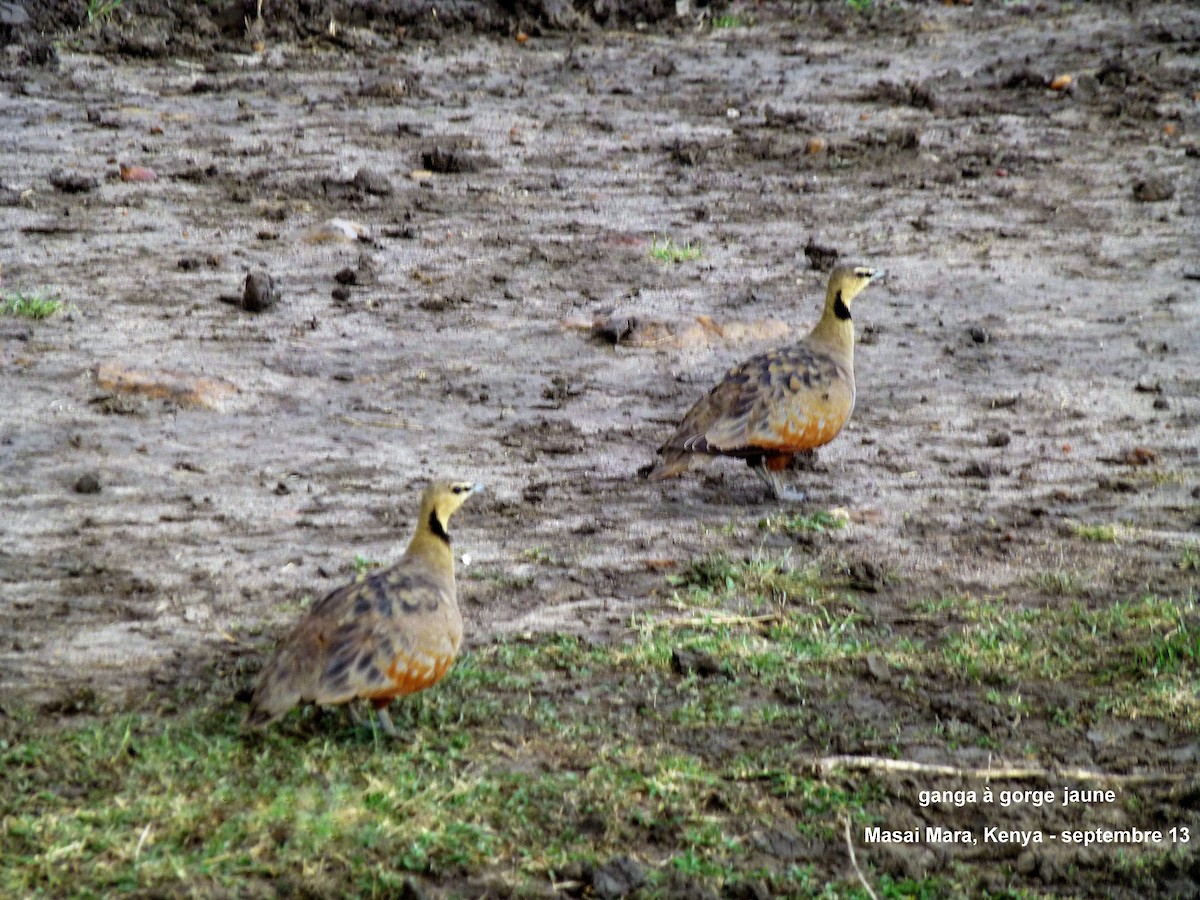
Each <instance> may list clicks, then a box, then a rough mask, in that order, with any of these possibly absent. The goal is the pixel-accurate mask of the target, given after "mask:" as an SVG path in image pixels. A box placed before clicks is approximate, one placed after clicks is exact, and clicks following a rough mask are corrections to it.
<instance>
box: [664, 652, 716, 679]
mask: <svg viewBox="0 0 1200 900" xmlns="http://www.w3.org/2000/svg"><path fill="white" fill-rule="evenodd" d="M671 671H672V672H674V673H675V674H676V675H698V676H700V677H701V678H712V677H714V676H716V675H721V674H723V672H722V669H721V664H720V663H719V662H718V661H717V659H716V657H714V656H713V655H712V654H710V653H705V652H704V651H703V650H689V649H687V648H683V647H676V648H675V649H674V650H672V651H671Z"/></svg>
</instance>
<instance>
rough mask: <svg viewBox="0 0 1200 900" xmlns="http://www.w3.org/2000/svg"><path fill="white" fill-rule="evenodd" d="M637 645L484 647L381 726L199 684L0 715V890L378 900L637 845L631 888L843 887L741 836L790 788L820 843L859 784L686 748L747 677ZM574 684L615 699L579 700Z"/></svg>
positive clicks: (738, 697)
mask: <svg viewBox="0 0 1200 900" xmlns="http://www.w3.org/2000/svg"><path fill="white" fill-rule="evenodd" d="M656 641H657V637H656V636H655V635H651V636H650V638H649V640H648V641H646V642H643V641H640V640H639V641H635V642H633V643H632V644H630V645H622V646H617V647H611V648H596V647H591V646H588V645H587V644H585V643H583V642H580V641H577V640H575V639H573V638H566V637H555V638H546V639H540V640H537V641H514V642H508V643H502V644H498V645H494V646H492V647H489V648H486V649H485V650H483V651H481V652H479V653H477V654H473V655H471V656H468V657H466V658H464V659H463V660H461V661H460V664H459V665H458V666H456V667H455V669H454V670H452V672H451V674H450V675H449V676H448V677H447V679H446V680H445V681H444V682H443V683H442V684H441V685H440V686H439V687H438V689H437V690H435V691H430V692H427V693H425V694H422V695H418V696H415V697H412V698H409V699H408V700H407V701H406V702H405V703H404V704H403V705H402V706H398V708H397V709H396V710H395V711H394V712H395V716H396V721H397V725H398V726H399V727H400V729H401V731H402V732H403V733H404V735H405V736H404V738H403V739H401V740H399V741H391V740H389V739H386V738H384V737H383V736H382V735H381V734H378V733H376V732H374V731H371V730H369V729H366V728H362V727H357V726H354V725H352V724H351V723H350V722H349V719H348V717H345V716H344V714H342V713H341V712H340V711H338V710H333V711H326V712H316V711H313V710H311V709H305V710H302V711H300V712H296V713H293V714H291V715H290V716H289V717H288V718H286V719H285V720H284V721H283V722H282V723H280V725H279V726H277V727H274V728H272V729H270V730H268V731H266V732H264V733H261V734H258V733H256V734H250V735H245V734H243V733H242V732H241V731H240V727H239V726H240V720H241V716H242V714H243V712H244V710H243V709H242V708H241V705H240V704H235V703H230V702H229V701H227V700H224V699H220V698H217V697H205V698H198V697H195V696H190V697H181V698H180V703H179V706H178V708H179V709H180V710H181V712H179V713H178V714H177V715H175V716H174V717H166V718H160V717H158V716H148V715H123V716H119V717H109V718H106V719H103V720H100V721H97V722H94V723H91V724H84V725H80V726H77V727H73V728H72V727H68V728H67V729H66V730H64V731H61V732H56V733H46V734H38V733H36V727H35V725H36V720H35V716H34V715H33V714H26V715H24V716H22V717H18V718H17V719H8V720H5V721H4V730H3V731H0V766H3V769H4V772H5V778H6V787H7V790H6V791H5V794H4V796H3V797H0V818H3V820H4V822H5V829H4V831H3V833H0V894H3V895H4V896H30V895H34V894H38V893H41V894H44V895H49V896H67V895H78V894H79V893H80V892H81V891H82V892H83V893H94V894H100V895H103V894H113V893H121V892H129V891H141V892H146V893H151V894H155V893H178V892H180V891H182V892H184V893H199V894H206V895H208V894H224V893H239V892H243V891H246V890H248V889H249V886H253V885H255V884H258V883H265V882H270V883H272V884H274V885H276V886H282V889H284V890H287V889H289V888H288V886H289V885H290V886H291V887H292V888H296V889H299V886H300V885H303V886H304V889H305V890H306V891H309V892H316V893H323V894H331V895H348V894H354V895H360V894H364V893H376V894H379V893H382V894H388V893H396V892H398V891H399V890H400V888H401V887H402V886H403V883H404V880H405V879H406V878H408V877H413V876H416V877H418V878H420V879H432V880H434V881H437V880H440V879H451V880H452V881H453V880H455V879H462V878H464V877H482V876H485V875H488V874H489V873H494V872H496V871H503V872H504V873H505V876H504V880H505V881H506V882H507V883H509V884H512V885H515V886H518V887H519V886H520V885H522V884H524V885H533V884H539V885H541V886H542V888H543V889H544V888H545V886H547V885H548V884H549V883H550V882H552V881H555V880H560V874H559V873H562V872H564V871H566V870H568V869H569V868H570V867H572V866H579V865H588V866H590V865H592V864H595V863H601V862H604V861H606V860H607V859H610V858H612V857H613V856H616V855H620V854H625V853H629V852H630V851H631V848H636V849H635V850H634V852H635V853H636V855H637V856H638V857H639V858H640V859H641V860H642V861H643V866H644V870H645V874H646V878H647V883H648V890H649V892H650V893H649V894H648V896H657V895H658V894H659V892H660V891H661V890H665V886H666V884H667V883H668V881H671V880H672V879H676V878H679V877H683V878H686V879H689V880H690V881H689V883H693V884H694V885H695V886H696V888H697V889H699V888H700V887H707V888H709V889H719V888H720V887H721V886H722V885H725V884H732V883H736V882H739V881H743V880H746V879H753V880H765V881H767V882H768V883H770V884H772V885H773V886H774V887H775V888H776V889H777V890H779V891H782V892H784V893H791V894H793V895H795V894H796V893H797V892H799V891H800V890H801V885H802V884H804V885H812V886H815V888H816V889H817V890H818V891H820V890H829V891H832V892H833V894H835V895H841V894H842V893H843V892H844V891H845V890H846V889H847V888H848V887H849V884H848V883H847V882H846V881H845V880H844V878H843V874H844V873H843V872H842V871H841V869H840V867H839V868H838V869H836V870H833V869H832V868H831V869H830V870H821V869H819V868H817V867H808V868H806V869H805V870H804V874H803V879H801V877H800V874H799V872H798V871H797V870H794V867H793V866H792V865H791V864H790V863H787V862H783V861H779V860H770V859H766V860H764V859H763V858H762V857H761V856H758V857H756V858H753V859H752V858H751V857H752V856H753V854H752V852H751V851H752V848H753V846H754V844H753V838H754V835H756V834H757V833H759V832H760V831H762V830H764V829H767V828H782V829H784V830H785V831H786V830H789V829H790V830H792V831H795V832H796V833H797V834H798V833H799V828H800V825H801V821H800V818H799V817H798V816H797V815H796V813H795V812H794V811H793V806H795V805H796V802H795V801H794V798H797V797H801V798H803V797H814V798H815V797H823V798H824V799H823V800H822V801H821V803H820V804H816V803H811V802H807V801H806V802H803V803H802V804H801V805H802V806H803V807H804V810H805V817H804V820H803V825H804V827H806V828H814V827H815V828H818V829H821V830H822V832H823V833H827V834H830V835H832V834H835V833H836V831H835V829H836V827H837V821H838V819H837V817H838V816H839V815H842V814H846V815H851V816H854V817H856V818H860V817H861V816H862V798H861V797H859V796H857V795H855V794H853V793H844V792H842V793H837V792H835V793H830V792H829V791H828V790H826V789H824V788H823V787H822V786H821V785H820V783H819V782H816V781H813V780H811V779H809V778H807V777H803V776H799V775H796V774H794V773H788V774H789V777H790V778H791V781H790V782H789V783H788V786H787V788H786V790H781V787H780V784H781V783H780V780H779V777H778V776H777V775H770V776H768V777H763V775H762V773H763V772H778V773H783V772H784V771H786V762H785V761H783V760H781V759H779V758H777V756H778V754H779V752H780V748H779V747H778V746H777V742H769V743H767V744H765V745H764V746H763V747H762V748H761V750H753V749H752V750H750V751H748V752H746V753H743V754H741V755H739V756H738V757H736V758H727V757H722V756H721V755H719V754H717V755H712V754H707V753H705V752H698V750H697V748H701V747H704V746H706V744H707V742H708V741H709V739H710V738H711V736H712V734H713V732H712V729H713V728H734V729H741V728H743V727H750V728H752V729H753V728H756V727H759V726H760V725H761V722H762V721H763V719H762V717H761V716H760V715H757V714H756V713H755V711H754V709H753V704H752V703H751V702H750V698H749V697H747V695H746V688H747V685H746V684H745V683H740V682H735V681H729V680H723V679H716V680H708V681H705V682H704V683H696V682H695V681H694V680H689V679H686V678H682V679H681V678H680V677H678V676H677V675H675V674H674V673H671V672H670V671H669V669H668V668H667V667H665V666H662V665H660V664H659V663H658V662H657V661H656V659H655V657H656V656H657V655H658V651H657V650H656V649H654V645H655V643H656ZM568 676H569V680H568ZM563 685H570V690H569V691H567V692H566V693H565V694H564V693H563V691H562V690H561V687H562V686H563ZM592 685H603V686H604V687H603V690H605V691H614V692H615V694H614V696H618V697H620V698H622V699H623V700H624V701H625V702H616V703H611V702H610V703H603V704H600V703H594V702H593V701H591V700H590V699H588V698H586V697H580V696H577V693H578V691H580V690H583V691H585V692H586V691H588V690H590V687H589V686H592ZM548 686H549V687H550V688H551V689H550V690H547V687H548ZM736 710H741V711H740V712H736ZM663 724H670V727H671V731H670V732H669V733H666V734H664V732H663V731H662V725H663ZM18 733H19V734H21V737H20V738H18V737H17V734H18ZM693 735H694V737H691V736H693ZM671 883H674V882H673V881H672V882H671Z"/></svg>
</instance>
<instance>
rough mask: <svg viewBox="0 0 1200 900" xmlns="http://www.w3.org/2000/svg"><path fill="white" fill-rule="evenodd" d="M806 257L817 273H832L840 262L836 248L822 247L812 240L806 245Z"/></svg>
mask: <svg viewBox="0 0 1200 900" xmlns="http://www.w3.org/2000/svg"><path fill="white" fill-rule="evenodd" d="M804 255H805V256H807V257H808V264H809V265H810V266H812V267H813V269H814V270H816V271H817V272H832V271H833V267H834V266H836V265H837V261H838V251H837V248H836V247H822V246H821V245H820V244H818V243H817V242H816V241H814V240H813V239H812V238H809V239H808V242H807V243H806V244H805V245H804Z"/></svg>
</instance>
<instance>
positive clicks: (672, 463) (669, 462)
mask: <svg viewBox="0 0 1200 900" xmlns="http://www.w3.org/2000/svg"><path fill="white" fill-rule="evenodd" d="M659 452H660V453H662V456H663V458H662V459H661V460H659V462H658V465H656V466H655V467H654V468H653V469H651V470H650V474H649V475H647V476H646V479H647V480H648V481H663V480H664V479H667V478H674V477H675V476H677V475H682V474H683V473H684V472H686V471H687V470H688V469H690V468H691V467H692V460H693V459H694V458H695V454H694V453H688V452H687V451H686V450H671V449H663V450H661V451H659Z"/></svg>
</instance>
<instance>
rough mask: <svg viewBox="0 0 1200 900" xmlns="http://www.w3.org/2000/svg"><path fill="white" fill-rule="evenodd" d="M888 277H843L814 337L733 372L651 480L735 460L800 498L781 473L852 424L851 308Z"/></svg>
mask: <svg viewBox="0 0 1200 900" xmlns="http://www.w3.org/2000/svg"><path fill="white" fill-rule="evenodd" d="M881 274H882V272H881V271H879V270H873V269H868V268H865V267H863V266H851V267H843V268H839V269H835V270H834V271H833V272H832V273H831V274H830V276H829V287H828V288H827V290H826V295H825V310H824V313H823V314H822V316H821V320H820V321H819V322H818V323H817V325H816V327H815V328H813V330H812V332H811V333H810V334H809V335H808V336H807V337H805V338H803V339H802V340H800V341H797V342H796V343H794V344H792V345H790V346H788V347H782V348H780V349H777V350H771V351H768V352H767V353H761V354H759V355H757V356H752V357H751V358H750V359H748V360H746V361H745V362H743V363H741V364H739V365H736V366H734V367H733V368H732V369H730V370H729V372H728V373H726V375H725V377H724V378H723V379H722V380H721V381H720V382H719V383H718V384H717V385H716V386H715V387H713V389H712V390H710V391H709V392H708V394H706V395H705V396H704V397H702V398H701V399H700V401H699V402H697V403H696V405H695V406H693V407H692V408H691V410H689V411H688V413H687V415H685V416H684V417H683V421H682V422H681V423H680V425H679V428H678V429H677V430H676V432H675V434H673V435H672V436H671V437H670V438H669V439H668V440H667V441H666V442H665V443H664V444H663V445H662V447H660V448H659V451H658V452H659V454H660V455H661V456H662V460H661V461H660V462H659V463H658V465H657V466H656V467H655V468H654V470H653V471H652V472H651V473H650V476H649V477H650V479H651V480H653V481H658V480H661V479H664V478H670V477H672V476H675V475H681V474H682V473H684V472H686V471H687V470H688V469H689V468H691V467H692V466H693V465H694V464H697V463H700V462H704V461H707V460H709V459H711V458H713V457H715V456H733V457H740V458H743V459H745V460H746V461H747V462H748V463H749V464H750V466H751V467H752V468H753V469H754V471H755V472H756V473H757V474H758V475H759V476H760V477H761V478H762V479H763V481H764V482H766V484H767V485H768V486H769V487H770V488H771V489H772V490H773V492H774V493H775V496H777V497H780V498H781V499H796V498H798V497H799V496H800V495H797V494H795V493H792V492H789V491H787V490H786V489H785V488H784V487H783V485H782V483H781V481H780V478H779V472H781V471H782V470H784V469H786V468H787V466H788V464H789V463H790V462H791V461H792V458H793V457H794V456H796V455H797V454H799V453H804V452H807V451H809V450H814V449H816V448H817V447H820V446H822V445H824V444H827V443H829V442H830V441H831V440H833V439H834V438H835V437H836V436H837V434H838V432H840V431H841V430H842V426H844V425H845V424H846V422H847V421H848V420H849V418H850V413H851V412H852V411H853V409H854V397H855V389H854V322H853V320H852V319H851V318H850V303H851V301H852V300H853V299H854V298H855V297H856V296H857V295H858V294H859V293H860V292H861V291H862V290H863V288H865V287H866V286H867V285H868V284H869V283H870V282H871V280H872V279H873V278H878V277H879V276H880V275H881Z"/></svg>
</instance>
